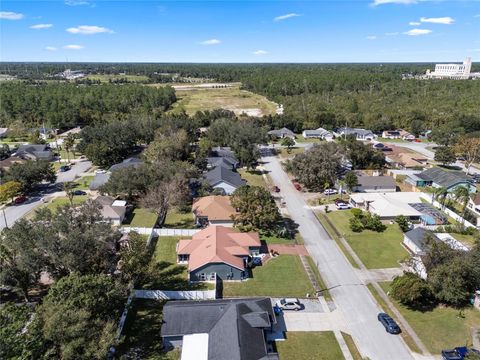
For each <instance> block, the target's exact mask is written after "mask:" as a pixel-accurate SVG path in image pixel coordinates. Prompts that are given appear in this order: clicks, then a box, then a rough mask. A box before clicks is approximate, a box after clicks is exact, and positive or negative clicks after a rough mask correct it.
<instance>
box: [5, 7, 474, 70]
mask: <svg viewBox="0 0 480 360" xmlns="http://www.w3.org/2000/svg"><path fill="white" fill-rule="evenodd" d="M467 56H470V57H471V58H472V59H473V61H480V0H455V1H448V0H330V1H323V0H318V1H282V0H269V1H253V0H244V1H231V0H223V1H220V0H217V1H125V0H124V1H110V0H108V1H106V0H103V1H102V0H101V1H94V0H50V1H41V0H30V1H2V2H1V3H0V60H1V61H59V62H64V61H69V62H83V61H92V62H445V61H456V62H459V61H462V60H463V59H464V58H465V57H467Z"/></svg>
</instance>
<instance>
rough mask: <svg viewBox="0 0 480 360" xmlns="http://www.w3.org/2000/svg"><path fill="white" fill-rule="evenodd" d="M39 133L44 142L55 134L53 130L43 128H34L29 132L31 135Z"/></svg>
mask: <svg viewBox="0 0 480 360" xmlns="http://www.w3.org/2000/svg"><path fill="white" fill-rule="evenodd" d="M37 131H38V135H39V137H40V139H42V140H47V139H48V138H49V137H50V136H51V135H52V134H53V133H54V132H55V131H54V130H53V129H49V128H46V127H43V126H42V127H41V128H33V129H29V130H28V132H29V133H31V134H32V133H35V132H37Z"/></svg>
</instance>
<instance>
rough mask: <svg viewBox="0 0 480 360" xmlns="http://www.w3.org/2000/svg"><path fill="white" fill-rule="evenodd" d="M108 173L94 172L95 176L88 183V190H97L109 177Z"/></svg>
mask: <svg viewBox="0 0 480 360" xmlns="http://www.w3.org/2000/svg"><path fill="white" fill-rule="evenodd" d="M110 175H111V174H110V173H103V174H102V173H99V174H95V177H94V178H93V180H92V182H91V183H90V186H89V188H90V190H97V189H99V188H100V187H101V186H102V185H105V184H106V183H107V182H108V180H109V179H110Z"/></svg>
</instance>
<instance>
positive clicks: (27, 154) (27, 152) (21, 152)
mask: <svg viewBox="0 0 480 360" xmlns="http://www.w3.org/2000/svg"><path fill="white" fill-rule="evenodd" d="M13 156H17V157H20V158H22V159H25V160H44V161H50V160H52V159H53V153H52V150H51V149H50V147H49V146H48V145H44V144H39V145H29V144H28V145H20V146H19V147H18V149H17V151H16V152H15V154H13Z"/></svg>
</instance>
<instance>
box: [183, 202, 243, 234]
mask: <svg viewBox="0 0 480 360" xmlns="http://www.w3.org/2000/svg"><path fill="white" fill-rule="evenodd" d="M192 212H193V215H194V217H195V223H196V224H197V225H198V226H205V225H223V226H228V227H232V226H233V217H234V216H235V215H236V214H237V211H235V209H234V208H233V207H232V204H230V197H229V196H220V195H210V196H205V197H201V198H197V199H194V200H193V204H192Z"/></svg>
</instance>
